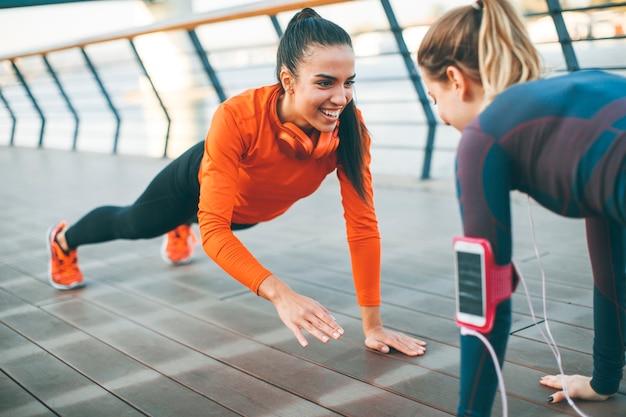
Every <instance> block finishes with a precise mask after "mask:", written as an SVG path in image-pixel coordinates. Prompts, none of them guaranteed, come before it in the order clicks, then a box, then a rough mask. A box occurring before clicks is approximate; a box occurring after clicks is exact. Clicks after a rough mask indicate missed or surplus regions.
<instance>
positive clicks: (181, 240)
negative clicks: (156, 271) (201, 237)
mask: <svg viewBox="0 0 626 417" xmlns="http://www.w3.org/2000/svg"><path fill="white" fill-rule="evenodd" d="M197 243H198V238H196V235H194V234H193V232H192V231H191V226H189V225H188V224H181V225H180V226H178V227H177V228H176V229H174V230H171V231H169V232H167V234H166V235H165V238H164V239H163V244H162V245H161V257H162V258H163V260H164V261H165V262H167V263H168V264H170V265H184V264H188V263H189V262H191V256H192V255H193V251H194V249H193V247H194V246H195V245H196V244H197Z"/></svg>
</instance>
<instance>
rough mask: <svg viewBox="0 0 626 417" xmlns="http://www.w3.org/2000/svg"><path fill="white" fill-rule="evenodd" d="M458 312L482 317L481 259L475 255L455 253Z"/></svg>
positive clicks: (483, 313)
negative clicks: (457, 274)
mask: <svg viewBox="0 0 626 417" xmlns="http://www.w3.org/2000/svg"><path fill="white" fill-rule="evenodd" d="M457 265H458V268H459V269H458V271H459V277H458V285H459V312H461V313H464V314H470V315H472V316H479V317H482V316H484V315H485V312H484V310H483V282H482V281H483V280H482V259H481V256H480V255H479V254H477V253H468V252H457Z"/></svg>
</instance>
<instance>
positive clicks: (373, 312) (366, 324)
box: [361, 306, 383, 335]
mask: <svg viewBox="0 0 626 417" xmlns="http://www.w3.org/2000/svg"><path fill="white" fill-rule="evenodd" d="M361 320H362V323H363V333H364V334H366V335H367V334H368V333H369V332H371V331H373V330H376V329H380V328H382V327H383V321H382V319H381V317H380V306H361Z"/></svg>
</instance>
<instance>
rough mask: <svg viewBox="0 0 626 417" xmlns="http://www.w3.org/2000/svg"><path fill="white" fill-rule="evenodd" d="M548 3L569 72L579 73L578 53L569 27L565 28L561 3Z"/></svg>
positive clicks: (553, 0)
mask: <svg viewBox="0 0 626 417" xmlns="http://www.w3.org/2000/svg"><path fill="white" fill-rule="evenodd" d="M546 3H547V4H548V10H549V12H550V17H552V20H553V21H554V27H555V28H556V33H557V35H558V37H559V43H560V44H561V49H562V50H563V56H564V57H565V63H566V65H567V70H568V71H570V72H571V71H578V70H579V69H580V66H579V65H578V59H577V58H576V52H574V47H573V46H572V38H570V36H569V32H568V31H567V26H565V20H564V19H563V9H562V8H561V2H560V1H559V0H546Z"/></svg>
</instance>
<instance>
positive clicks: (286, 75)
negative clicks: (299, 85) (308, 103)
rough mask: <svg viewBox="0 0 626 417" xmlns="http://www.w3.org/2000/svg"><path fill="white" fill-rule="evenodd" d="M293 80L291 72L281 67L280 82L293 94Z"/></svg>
mask: <svg viewBox="0 0 626 417" xmlns="http://www.w3.org/2000/svg"><path fill="white" fill-rule="evenodd" d="M294 81H295V80H294V76H293V74H291V72H289V71H288V70H287V69H285V68H284V67H283V69H282V70H281V71H280V84H281V85H282V86H283V90H285V92H287V93H288V94H293V88H294Z"/></svg>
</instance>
